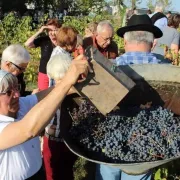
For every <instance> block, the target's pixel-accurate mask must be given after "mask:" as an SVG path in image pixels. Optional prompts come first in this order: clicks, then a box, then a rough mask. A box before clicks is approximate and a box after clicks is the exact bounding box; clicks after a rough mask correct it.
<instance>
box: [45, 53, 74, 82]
mask: <svg viewBox="0 0 180 180" xmlns="http://www.w3.org/2000/svg"><path fill="white" fill-rule="evenodd" d="M71 61H72V59H71V57H70V56H69V55H68V54H61V55H55V56H53V57H52V58H51V59H50V60H49V62H48V64H47V74H48V76H49V77H50V78H51V79H54V80H59V79H61V78H63V76H64V75H65V74H66V71H67V70H68V68H69V66H70V64H71Z"/></svg>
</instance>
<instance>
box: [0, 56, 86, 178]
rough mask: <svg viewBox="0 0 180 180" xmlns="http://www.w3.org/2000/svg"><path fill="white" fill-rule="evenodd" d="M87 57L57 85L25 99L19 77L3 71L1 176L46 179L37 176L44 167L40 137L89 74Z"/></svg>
mask: <svg viewBox="0 0 180 180" xmlns="http://www.w3.org/2000/svg"><path fill="white" fill-rule="evenodd" d="M83 58H84V56H83V55H81V56H79V57H77V58H76V60H75V61H73V62H72V63H71V66H70V68H69V70H68V72H67V73H66V75H65V77H64V78H63V79H62V80H61V82H60V83H58V84H57V85H56V86H55V87H54V88H50V89H47V90H45V91H42V92H39V93H37V94H36V95H30V96H27V97H24V98H19V91H18V89H17V86H18V83H17V79H16V77H15V76H14V75H12V74H10V73H8V72H6V71H2V70H1V71H0V179H2V180H24V179H32V180H33V179H39V180H41V179H42V178H41V177H37V176H38V174H39V173H38V171H39V170H40V168H41V166H42V160H41V153H40V143H39V139H38V137H37V136H38V135H39V133H40V132H41V131H42V130H43V129H44V128H45V127H46V126H47V124H48V123H49V122H50V120H51V119H52V117H53V116H54V113H55V112H56V111H57V109H58V108H59V106H60V104H61V103H62V101H63V99H64V97H65V96H66V94H67V93H68V91H69V89H70V88H71V87H72V86H73V84H74V83H75V82H76V81H77V79H78V77H79V75H80V74H82V73H85V74H87V72H88V62H87V61H82V59H83ZM45 96H46V97H45ZM43 98H44V99H43ZM42 99H43V100H42ZM40 100H42V101H41V102H39V101H40ZM38 102H39V103H38ZM42 180H43V179H42Z"/></svg>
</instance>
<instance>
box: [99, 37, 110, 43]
mask: <svg viewBox="0 0 180 180" xmlns="http://www.w3.org/2000/svg"><path fill="white" fill-rule="evenodd" d="M100 37H101V38H102V39H103V40H104V41H105V42H108V41H112V40H113V37H109V38H103V37H102V36H100Z"/></svg>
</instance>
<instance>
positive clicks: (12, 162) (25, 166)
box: [0, 95, 42, 180]
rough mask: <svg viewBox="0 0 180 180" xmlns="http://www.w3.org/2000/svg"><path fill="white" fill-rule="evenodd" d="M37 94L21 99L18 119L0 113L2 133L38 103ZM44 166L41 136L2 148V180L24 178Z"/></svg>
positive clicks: (0, 162)
mask: <svg viewBox="0 0 180 180" xmlns="http://www.w3.org/2000/svg"><path fill="white" fill-rule="evenodd" d="M37 102H38V100H37V97H36V95H30V96H27V97H22V98H20V99H19V104H20V110H19V111H18V115H17V117H18V118H17V119H13V118H10V117H8V116H3V115H0V133H1V132H2V130H3V129H4V128H5V127H6V126H7V125H8V124H10V123H11V122H14V121H19V120H21V119H22V118H23V117H24V116H25V115H26V114H27V112H28V111H29V110H30V109H31V108H32V107H33V106H34V105H35V104H37ZM41 166H42V159H41V151H40V142H39V138H38V137H35V138H33V139H31V140H28V141H27V142H24V143H22V144H19V145H17V146H14V147H11V148H9V149H6V150H2V151H1V150H0V180H24V179H27V178H29V177H31V176H33V175H34V174H35V173H36V172H38V170H39V169H40V168H41Z"/></svg>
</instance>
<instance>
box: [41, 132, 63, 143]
mask: <svg viewBox="0 0 180 180" xmlns="http://www.w3.org/2000/svg"><path fill="white" fill-rule="evenodd" d="M44 135H45V136H46V137H47V138H48V139H49V140H52V141H56V142H64V140H63V139H62V138H59V137H54V136H51V135H49V134H48V133H47V132H45V134H44Z"/></svg>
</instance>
